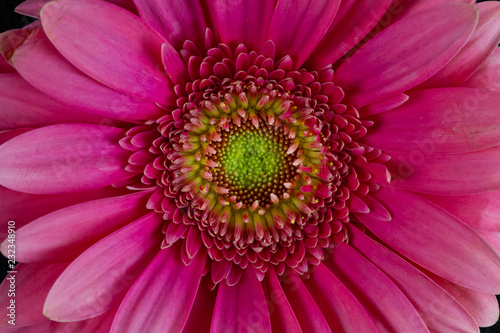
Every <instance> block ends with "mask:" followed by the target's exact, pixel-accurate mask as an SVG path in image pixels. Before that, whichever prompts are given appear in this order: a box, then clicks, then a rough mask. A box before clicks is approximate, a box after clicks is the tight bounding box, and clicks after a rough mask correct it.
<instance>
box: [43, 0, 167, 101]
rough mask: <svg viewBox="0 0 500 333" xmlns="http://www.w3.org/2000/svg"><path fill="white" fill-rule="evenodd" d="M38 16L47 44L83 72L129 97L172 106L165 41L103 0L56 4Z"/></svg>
mask: <svg viewBox="0 0 500 333" xmlns="http://www.w3.org/2000/svg"><path fill="white" fill-rule="evenodd" d="M41 17H42V24H43V29H44V30H45V33H46V34H47V36H48V37H49V39H50V40H51V42H52V43H53V44H54V46H55V47H56V48H57V49H58V50H59V52H61V54H62V55H63V56H64V57H65V58H66V59H68V60H69V61H70V62H71V63H72V64H73V65H75V66H76V67H77V68H79V69H80V70H81V71H82V72H84V73H86V74H87V75H89V76H91V77H93V78H94V79H96V80H98V81H99V82H102V83H104V84H105V85H107V86H109V87H111V88H113V89H116V90H118V91H120V92H123V93H126V94H130V95H131V96H134V97H137V98H141V99H145V100H148V101H152V102H157V103H160V104H167V105H172V104H173V103H175V97H174V93H173V90H172V89H171V83H169V81H168V79H167V77H166V75H165V73H164V72H163V70H162V66H161V45H162V44H163V43H165V40H164V39H163V38H161V36H160V35H158V34H157V33H156V32H155V31H153V30H152V29H151V28H149V27H147V26H146V25H144V23H142V21H141V20H140V19H139V18H138V17H137V16H135V15H134V14H132V13H130V12H128V11H126V10H125V9H121V8H120V7H117V6H115V5H112V4H109V3H106V2H103V1H97V0H87V1H72V0H60V1H53V2H50V3H48V4H47V5H45V6H44V7H43V10H42V14H41ZM110 17H112V18H113V19H112V20H110V19H109V18H110ZM75 36H78V38H75Z"/></svg>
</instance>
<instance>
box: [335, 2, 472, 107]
mask: <svg viewBox="0 0 500 333" xmlns="http://www.w3.org/2000/svg"><path fill="white" fill-rule="evenodd" d="M477 20H478V14H477V11H476V10H475V7H474V6H473V5H465V4H459V5H458V4H457V5H447V6H440V7H436V8H433V9H432V10H429V11H424V12H419V13H417V14H415V15H411V16H410V17H408V18H407V19H405V20H402V21H400V22H398V23H395V24H394V25H391V26H389V27H388V28H387V29H386V30H384V31H382V32H381V33H380V34H378V35H376V36H375V37H374V38H373V39H372V40H370V41H369V42H368V43H366V44H365V45H364V46H363V47H362V48H361V49H360V50H359V51H357V52H356V53H354V55H353V56H352V57H351V58H349V59H348V60H347V61H346V62H345V63H343V64H342V65H341V66H340V67H339V69H338V70H337V71H336V72H335V76H334V81H335V83H336V84H338V85H339V86H341V87H342V88H343V89H344V91H346V102H349V103H351V104H354V105H356V106H363V105H366V104H369V103H372V102H376V101H379V100H381V99H385V98H388V97H391V96H393V95H396V94H398V93H401V92H403V91H405V90H407V89H409V88H412V87H414V86H416V85H417V84H419V83H421V82H422V81H424V80H426V79H428V78H429V77H430V76H432V75H433V74H435V73H436V72H437V71H439V70H440V69H441V68H443V67H444V65H446V64H447V63H448V62H449V61H450V60H451V59H452V58H453V57H454V56H455V55H456V54H457V53H458V51H459V50H460V49H461V48H462V46H463V45H464V44H465V43H466V42H467V40H468V39H469V37H470V35H471V34H472V33H473V31H474V28H475V27H476V24H477ZM415 31H418V34H417V33H415ZM436 31H440V33H439V34H436ZM388 50H390V52H388Z"/></svg>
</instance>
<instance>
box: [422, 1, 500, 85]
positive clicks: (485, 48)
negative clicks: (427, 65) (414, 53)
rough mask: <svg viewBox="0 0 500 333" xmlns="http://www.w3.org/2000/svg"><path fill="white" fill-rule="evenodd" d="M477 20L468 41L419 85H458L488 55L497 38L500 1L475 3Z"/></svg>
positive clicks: (493, 48) (499, 35) (499, 34)
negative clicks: (477, 14) (446, 62)
mask: <svg viewBox="0 0 500 333" xmlns="http://www.w3.org/2000/svg"><path fill="white" fill-rule="evenodd" d="M476 6H477V9H478V11H479V22H478V24H477V27H476V30H475V31H474V34H472V36H471V38H470V40H469V42H468V43H467V44H465V46H464V47H463V48H462V49H461V50H460V52H459V53H458V54H457V55H456V56H455V57H454V58H453V59H452V60H451V61H450V62H449V63H448V64H447V65H446V66H445V67H444V68H443V69H441V70H440V71H439V72H438V73H436V74H435V75H434V76H433V77H431V78H430V79H429V80H427V81H426V82H424V83H423V84H421V85H420V86H419V88H420V89H422V88H432V87H446V86H458V85H459V84H461V83H463V82H464V81H465V80H466V79H467V78H468V77H469V76H470V75H471V74H472V73H474V72H475V71H476V70H477V68H478V67H479V66H480V65H481V64H482V63H483V62H484V61H485V60H486V58H488V56H489V55H490V54H491V53H492V52H493V50H495V49H496V48H497V46H498V43H499V42H500V3H498V2H496V1H488V2H485V3H479V4H477V5H476Z"/></svg>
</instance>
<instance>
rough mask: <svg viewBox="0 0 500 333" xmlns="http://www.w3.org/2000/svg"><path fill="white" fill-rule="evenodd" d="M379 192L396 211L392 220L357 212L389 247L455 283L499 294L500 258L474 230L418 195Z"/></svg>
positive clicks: (385, 201) (399, 192) (381, 190)
mask: <svg viewBox="0 0 500 333" xmlns="http://www.w3.org/2000/svg"><path fill="white" fill-rule="evenodd" d="M374 196H375V197H376V198H377V200H379V201H380V202H381V203H382V204H384V205H385V206H386V207H387V208H388V209H389V210H390V211H391V213H392V220H391V221H389V222H386V221H380V220H377V219H373V218H371V217H370V216H369V214H358V215H357V216H358V218H359V219H360V220H361V222H362V223H363V224H365V225H366V227H368V229H370V230H371V231H372V232H373V233H374V234H375V235H376V236H377V237H379V238H380V239H381V240H382V241H384V242H385V243H386V244H387V245H389V246H390V247H391V248H393V249H394V250H395V251H397V252H399V253H401V254H402V255H404V256H405V257H407V258H409V259H410V260H412V261H414V262H415V263H417V264H418V265H420V266H422V267H424V268H426V269H428V270H430V271H431V272H433V273H435V274H437V275H439V276H442V277H443V278H445V279H448V280H450V281H452V282H455V283H458V284H460V285H463V286H465V287H468V288H471V289H475V290H478V291H482V292H486V293H492V294H494V293H500V257H499V256H498V255H497V254H496V253H495V251H494V250H493V249H492V248H491V246H489V245H488V243H486V242H485V241H484V239H483V238H481V236H479V235H478V234H477V233H476V232H475V231H474V230H473V229H471V228H470V227H469V226H467V225H466V224H464V223H462V222H461V221H460V220H458V219H457V218H455V217H454V216H453V215H451V214H449V213H448V212H446V211H444V210H443V209H441V208H440V207H438V206H436V205H434V204H432V203H431V202H429V201H427V200H425V199H423V198H421V197H419V196H417V195H415V194H413V193H409V192H406V191H401V190H397V189H388V188H381V189H380V190H379V191H377V192H376V193H375V194H374Z"/></svg>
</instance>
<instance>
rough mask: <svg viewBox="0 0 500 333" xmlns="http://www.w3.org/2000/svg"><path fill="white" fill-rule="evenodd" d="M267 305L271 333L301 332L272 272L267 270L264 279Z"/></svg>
mask: <svg viewBox="0 0 500 333" xmlns="http://www.w3.org/2000/svg"><path fill="white" fill-rule="evenodd" d="M264 283H265V289H264V291H265V293H266V299H267V300H268V302H267V305H268V306H269V313H270V314H271V327H272V331H273V332H290V333H294V332H302V330H301V328H300V325H299V322H298V321H297V317H296V316H295V314H294V313H293V309H292V306H291V305H290V303H289V302H288V299H287V298H286V295H285V293H284V292H283V289H282V288H281V285H280V282H279V280H278V277H277V276H276V273H275V272H274V270H269V271H268V272H267V274H266V278H265V279H264Z"/></svg>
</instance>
